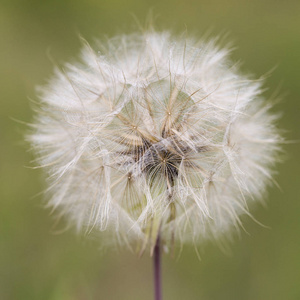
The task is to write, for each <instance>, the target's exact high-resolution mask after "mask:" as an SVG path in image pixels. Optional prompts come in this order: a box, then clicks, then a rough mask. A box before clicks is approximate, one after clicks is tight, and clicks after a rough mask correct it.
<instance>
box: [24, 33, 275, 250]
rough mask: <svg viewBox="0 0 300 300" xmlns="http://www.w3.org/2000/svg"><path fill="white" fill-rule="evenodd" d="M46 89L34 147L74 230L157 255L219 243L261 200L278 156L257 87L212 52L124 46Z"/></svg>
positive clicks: (95, 56) (135, 42)
mask: <svg viewBox="0 0 300 300" xmlns="http://www.w3.org/2000/svg"><path fill="white" fill-rule="evenodd" d="M97 47H98V48H97V49H96V50H93V49H92V48H91V47H90V46H89V45H88V44H87V43H85V45H84V47H83V49H82V62H81V63H80V64H67V65H66V66H65V68H64V70H58V69H57V70H56V71H55V76H54V77H53V79H52V80H51V81H50V82H49V84H48V85H47V86H46V87H43V88H42V89H41V96H40V100H41V101H40V107H39V111H38V113H37V114H36V120H35V123H34V125H33V128H34V130H33V131H32V133H31V134H30V136H29V138H30V141H31V143H32V145H33V148H34V150H35V151H36V153H37V157H38V163H39V165H40V166H43V167H45V169H46V170H47V172H48V173H47V174H48V179H49V189H48V191H49V193H50V195H51V196H50V197H49V200H48V203H49V205H50V206H51V207H53V208H54V209H55V210H56V211H57V212H58V213H59V215H62V216H65V217H66V219H67V220H68V221H69V222H70V223H71V224H73V225H74V224H75V225H76V227H77V229H78V230H84V231H86V232H91V231H96V232H97V231H105V232H106V233H107V234H106V236H107V237H109V240H110V241H119V242H120V243H125V244H127V245H133V244H137V246H138V249H139V251H143V250H144V249H145V248H146V247H148V246H150V247H153V245H154V244H155V241H156V238H157V235H158V234H160V236H161V239H162V240H163V241H164V243H165V244H166V245H170V244H172V243H173V242H174V241H176V242H177V241H180V242H193V243H198V242H200V241H202V240H207V239H218V238H219V237H220V236H222V235H223V233H224V232H227V233H230V232H231V230H229V229H231V228H232V227H235V228H239V227H240V225H241V224H240V219H239V218H240V216H241V215H242V214H249V212H248V206H249V204H251V203H252V202H255V201H256V199H262V195H263V193H264V192H265V190H266V186H267V184H268V183H270V182H271V181H272V173H273V172H272V169H273V165H274V163H275V162H276V155H277V153H278V150H279V146H278V144H279V141H280V136H279V135H278V133H277V129H276V127H275V126H274V122H275V121H276V119H277V117H276V116H274V115H273V114H271V113H270V112H269V108H270V104H269V103H266V102H265V100H264V99H263V98H262V97H261V81H260V80H257V81H255V80H250V79H249V78H248V77H246V76H243V75H241V74H240V73H239V71H238V69H237V67H236V65H234V64H232V62H231V61H230V60H228V52H229V51H228V50H227V49H220V48H218V47H217V46H216V45H215V42H213V41H211V42H204V41H197V42H195V41H194V40H193V39H186V38H184V39H180V38H179V39H178V38H174V37H172V36H171V35H170V34H169V33H167V32H164V33H155V32H147V33H144V34H131V35H124V36H117V37H115V38H113V39H110V40H108V41H107V42H106V43H105V45H103V44H99V45H98V46H97Z"/></svg>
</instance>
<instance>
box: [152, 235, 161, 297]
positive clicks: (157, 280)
mask: <svg viewBox="0 0 300 300" xmlns="http://www.w3.org/2000/svg"><path fill="white" fill-rule="evenodd" d="M153 268H154V299H155V300H162V292H161V263H160V236H159V235H158V237H157V240H156V244H155V247H154V254H153Z"/></svg>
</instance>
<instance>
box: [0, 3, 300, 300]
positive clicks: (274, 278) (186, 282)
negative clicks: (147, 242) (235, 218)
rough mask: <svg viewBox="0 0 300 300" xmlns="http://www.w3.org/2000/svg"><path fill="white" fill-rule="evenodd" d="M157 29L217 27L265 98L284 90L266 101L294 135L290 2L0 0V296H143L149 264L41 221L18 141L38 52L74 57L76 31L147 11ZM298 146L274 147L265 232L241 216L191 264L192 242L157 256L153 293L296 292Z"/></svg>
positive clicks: (96, 31)
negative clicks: (273, 102) (226, 239)
mask: <svg viewBox="0 0 300 300" xmlns="http://www.w3.org/2000/svg"><path fill="white" fill-rule="evenodd" d="M151 9H153V12H154V15H155V16H157V19H156V24H157V25H158V28H162V29H164V28H166V29H168V28H169V29H172V30H173V31H175V32H176V31H183V30H185V29H186V28H187V30H188V32H192V33H193V34H195V35H196V36H197V35H198V36H199V37H200V36H201V34H203V33H205V32H207V31H208V30H211V31H212V33H213V34H215V35H217V34H219V33H220V32H221V33H229V38H228V40H229V41H230V40H233V41H234V45H235V46H237V49H236V50H235V51H234V53H233V55H232V58H233V60H240V59H241V61H243V62H244V63H243V66H242V68H243V69H244V70H245V71H251V72H252V73H254V74H255V75H256V76H260V75H262V74H265V73H266V72H268V71H269V70H271V69H272V68H273V67H274V66H276V67H277V68H276V69H275V70H274V71H273V72H272V75H271V76H270V77H269V78H268V79H267V80H266V86H267V87H268V89H267V90H266V92H265V95H266V97H268V96H271V95H272V94H273V92H274V91H278V90H279V94H285V95H284V97H283V100H282V101H281V103H280V104H279V105H277V106H276V111H282V113H283V117H282V119H281V121H280V124H279V126H280V127H281V128H284V129H285V130H286V131H287V132H286V138H287V139H288V140H291V141H295V140H298V141H299V140H300V122H299V116H300V75H299V71H300V1H299V0H294V1H292V0H285V1H284V0H281V1H279V0H252V1H241V0H240V1H238V0H236V1H234V0H210V1H209V0H202V1H199V0H197V1H196V0H185V1H183V0H161V1H159V0H153V1H146V0H128V1H124V0H123V1H122V0H104V1H96V0H87V1H79V0H65V1H64V0H52V1H50V0H32V1H30V0H19V1H17V0H7V1H5V0H1V1H0V72H1V73H0V90H1V102H0V103H1V110H0V114H1V116H0V160H1V164H0V189H1V199H0V201H1V204H0V299H3V300H6V299H20V300H27V299H30V300H71V299H75V300H78V299H84V300H85V299H109V300H110V299H111V300H116V299H124V300H126V299H128V300H136V299H137V300H138V299H145V300H147V299H152V263H151V260H150V258H149V257H148V255H145V256H144V257H143V258H142V259H138V258H137V257H136V256H135V255H134V254H132V253H129V252H128V251H127V250H118V251H115V250H114V251H111V250H108V251H106V252H104V253H103V252H102V251H100V250H99V249H98V248H97V247H96V246H95V245H94V244H93V243H91V242H89V241H88V240H82V239H80V238H78V237H76V236H75V235H74V234H73V233H72V232H64V233H62V234H58V235H57V234H53V233H52V227H53V224H54V221H53V219H52V218H51V216H49V211H46V210H44V209H43V207H42V204H41V203H42V196H40V195H38V196H36V195H37V194H38V193H39V192H40V191H41V190H42V189H43V188H44V187H45V186H44V183H43V180H42V177H41V172H40V171H37V170H32V169H30V168H27V167H26V166H29V165H30V161H31V159H32V154H31V153H29V152H28V150H27V149H28V145H25V143H24V142H23V141H22V140H23V135H24V132H25V131H26V126H25V125H22V124H20V123H17V122H16V121H14V119H17V120H22V121H24V122H30V121H31V120H32V111H31V109H30V104H29V100H28V98H33V99H34V98H35V86H36V85H39V84H43V83H44V82H45V80H46V79H47V78H49V77H50V76H51V74H52V70H53V64H52V63H51V61H50V59H49V58H48V56H47V53H48V52H50V55H51V57H54V59H55V60H56V61H58V62H64V61H67V60H70V59H72V58H74V57H76V56H77V54H78V52H79V49H80V41H79V38H78V34H81V35H82V36H84V37H85V38H86V39H87V40H88V41H91V42H92V41H93V38H94V37H103V36H104V35H108V36H112V35H114V34H115V33H118V32H122V31H123V30H125V31H127V32H130V31H131V30H134V29H136V25H135V24H136V23H135V21H134V18H133V16H132V15H135V16H136V17H137V19H138V20H140V21H141V23H144V20H145V19H146V17H147V15H148V14H149V11H150V10H151ZM299 150H300V147H299V142H298V143H290V144H287V145H286V146H285V151H286V153H287V155H286V156H287V159H286V161H285V162H284V163H283V164H281V165H280V166H279V168H278V170H279V175H278V176H277V178H276V179H277V181H278V182H279V184H280V186H281V188H282V191H280V190H279V189H278V188H276V187H274V188H272V189H270V193H269V196H268V207H267V208H264V207H257V209H256V210H255V211H254V215H255V217H256V218H257V219H258V220H259V221H261V222H262V223H264V224H265V225H267V226H270V227H271V230H269V229H265V228H263V227H261V226H259V225H257V224H255V223H254V222H253V221H252V220H248V219H246V220H244V224H245V227H246V229H247V231H248V232H249V235H247V234H246V233H242V237H241V238H240V239H238V238H237V239H236V240H235V241H234V243H233V244H232V245H231V253H230V254H228V255H227V254H226V255H225V254H224V253H222V252H221V251H220V249H219V248H218V247H217V246H215V245H207V246H206V247H205V249H204V250H203V251H202V255H201V258H202V260H201V261H199V260H198V258H197V256H196V254H195V251H194V249H193V247H185V248H184V251H183V253H182V254H181V256H180V257H179V259H178V260H176V259H175V260H174V259H171V258H170V257H168V256H164V261H163V280H164V282H163V284H164V296H165V299H174V300H181V299H200V300H219V299H220V300H227V299H228V300H297V299H300V201H299V200H300V199H299V195H300V181H299V178H300V177H299V169H300V165H299V163H300V151H299Z"/></svg>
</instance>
